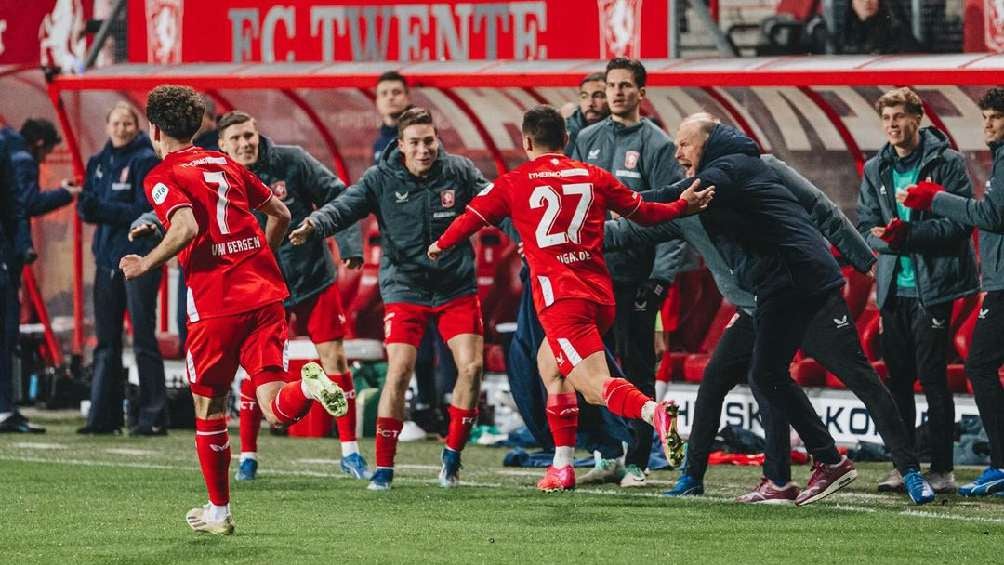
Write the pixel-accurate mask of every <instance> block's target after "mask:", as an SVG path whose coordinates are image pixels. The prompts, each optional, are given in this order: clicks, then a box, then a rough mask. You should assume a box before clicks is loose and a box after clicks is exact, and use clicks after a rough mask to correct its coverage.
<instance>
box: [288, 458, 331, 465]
mask: <svg viewBox="0 0 1004 565" xmlns="http://www.w3.org/2000/svg"><path fill="white" fill-rule="evenodd" d="M341 462H342V460H341V459H294V460H293V463H302V464H304V465H338V464H339V463H341Z"/></svg>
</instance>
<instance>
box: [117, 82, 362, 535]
mask: <svg viewBox="0 0 1004 565" xmlns="http://www.w3.org/2000/svg"><path fill="white" fill-rule="evenodd" d="M203 112H204V107H203V101H202V97H201V96H199V94H198V93H196V92H195V91H194V90H192V89H191V88H188V87H183V86H172V85H165V86H158V87H157V88H155V89H153V90H152V91H151V92H150V94H149V96H148V98H147V109H146V116H147V119H148V120H149V121H150V128H151V137H152V138H153V146H154V149H155V150H156V151H157V154H158V155H160V156H161V157H162V158H163V161H161V163H160V164H158V165H157V166H155V167H154V168H153V169H151V170H150V172H149V173H148V174H147V176H146V180H145V181H144V189H145V190H146V193H147V197H148V198H149V200H150V202H151V204H153V209H154V211H155V212H156V213H157V216H158V218H159V219H160V221H161V222H162V223H163V224H164V225H165V226H167V232H166V233H165V235H164V239H163V240H162V241H161V242H160V243H159V244H158V245H157V247H155V248H154V249H153V250H152V251H151V252H150V254H148V255H146V256H145V257H140V256H138V255H126V256H125V257H123V258H122V260H121V262H120V264H119V266H120V267H121V269H122V271H123V272H124V273H125V276H126V278H127V279H134V278H136V277H139V276H141V275H142V274H143V273H146V272H149V271H150V270H152V269H156V268H158V267H160V266H161V265H163V264H164V262H165V261H167V260H168V259H170V258H171V257H174V256H175V255H178V261H179V263H180V264H181V268H182V270H183V271H184V272H185V275H186V280H187V281H188V285H189V286H188V292H189V296H188V351H187V354H186V359H185V363H186V372H187V374H188V380H189V382H190V383H191V390H192V399H193V400H194V402H195V430H196V431H195V447H196V451H197V453H198V455H199V463H200V465H201V467H202V475H203V477H204V479H205V481H206V488H207V489H208V491H209V503H208V504H206V505H205V506H202V507H196V508H193V509H192V510H191V511H190V512H189V513H188V514H187V516H186V517H185V519H186V520H187V522H188V525H189V526H191V528H192V529H193V530H195V531H197V532H206V533H212V534H232V533H233V531H234V521H233V517H232V516H231V513H230V482H229V476H228V475H229V467H230V437H229V434H228V432H227V420H226V406H227V393H228V391H229V390H230V384H231V381H232V380H233V378H234V375H235V373H236V372H237V367H238V365H240V366H243V367H244V369H245V370H246V371H247V373H248V374H249V375H251V378H252V380H253V383H254V384H255V388H256V395H257V398H258V403H259V405H260V406H261V408H262V412H263V413H264V415H265V418H266V419H267V420H268V421H269V422H270V423H273V424H276V425H290V424H292V423H294V422H296V421H297V420H299V419H300V418H301V417H303V415H304V414H306V413H307V411H308V410H309V409H310V406H311V402H312V401H314V400H316V401H318V402H320V403H321V404H322V405H323V406H324V409H325V410H327V411H328V412H329V413H331V414H332V415H334V416H341V415H342V414H344V413H345V411H346V400H345V394H344V393H343V392H342V390H341V389H340V388H338V386H337V385H335V384H334V383H333V382H331V380H330V379H328V377H327V376H326V375H325V374H324V371H323V370H322V369H321V367H320V366H319V365H317V364H316V363H311V364H307V365H305V366H304V368H303V370H302V373H301V376H302V379H301V380H297V381H293V382H289V383H284V382H283V381H284V380H285V376H286V358H285V355H284V348H285V345H286V316H285V312H284V310H283V307H282V301H283V300H284V299H285V298H286V297H287V296H288V294H289V293H288V291H287V290H286V285H285V284H284V283H283V279H282V273H281V272H280V271H279V266H278V264H277V263H276V260H275V257H274V256H273V254H272V250H273V249H276V248H277V247H279V245H280V244H281V243H282V239H283V236H284V235H285V233H286V228H287V227H288V226H289V220H290V213H289V210H288V209H287V208H286V206H285V205H284V204H283V203H282V202H281V201H280V200H278V199H277V198H275V197H274V196H272V191H271V190H270V189H269V188H268V187H267V186H265V185H264V184H262V182H261V181H260V180H258V178H257V177H255V176H254V174H252V173H251V172H250V171H248V170H247V169H246V168H244V167H243V166H241V165H239V164H237V163H235V162H234V161H232V160H231V159H230V158H229V157H227V156H226V155H225V154H224V153H220V152H217V151H205V150H202V149H199V148H197V147H194V146H192V142H191V139H192V135H193V134H194V133H195V132H196V131H197V130H198V129H199V125H200V124H201V123H202V114H203ZM252 210H258V211H261V212H263V213H265V214H266V215H267V216H268V221H267V223H266V226H265V231H264V233H263V232H262V230H261V228H260V227H259V226H258V221H257V220H256V219H255V217H254V214H253V213H252ZM266 242H267V247H266Z"/></svg>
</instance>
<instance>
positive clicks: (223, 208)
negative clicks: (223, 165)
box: [202, 171, 230, 235]
mask: <svg viewBox="0 0 1004 565" xmlns="http://www.w3.org/2000/svg"><path fill="white" fill-rule="evenodd" d="M202 178H204V179H206V183H208V184H215V185H216V225H218V226H219V227H220V233H221V234H223V235H226V234H229V233H230V226H228V225H227V204H229V203H230V201H229V200H227V192H229V191H230V183H228V182H227V177H226V176H224V174H223V172H222V171H218V172H215V173H210V172H204V173H202Z"/></svg>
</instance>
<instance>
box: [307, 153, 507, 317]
mask: <svg viewBox="0 0 1004 565" xmlns="http://www.w3.org/2000/svg"><path fill="white" fill-rule="evenodd" d="M486 186H488V181H487V180H485V178H484V176H482V174H481V171H480V170H478V168H477V167H476V166H475V165H474V163H472V162H471V160H470V159H467V158H466V157H460V156H456V155H450V154H448V153H446V151H445V150H443V149H440V151H439V155H438V156H437V158H436V161H435V163H434V164H433V165H432V169H431V170H430V171H429V173H428V174H427V175H426V176H425V177H421V178H419V177H415V176H414V175H412V174H411V173H410V172H408V169H406V168H405V166H404V156H403V155H402V154H401V151H400V150H399V149H398V148H397V146H396V145H394V144H391V145H389V146H388V147H387V149H385V150H384V153H383V155H382V156H381V159H380V162H379V163H378V164H377V165H375V166H373V167H370V168H369V169H368V170H367V171H366V172H365V173H364V174H363V176H362V178H360V179H359V181H358V182H357V183H356V184H354V185H352V186H351V187H349V189H348V190H346V191H345V192H344V193H342V194H341V195H340V196H338V198H336V199H335V200H334V201H332V202H329V203H327V204H325V205H324V206H323V207H322V208H320V209H319V210H316V211H314V212H313V213H311V214H310V219H311V220H312V221H313V222H314V225H315V226H316V229H317V234H318V235H319V236H321V237H327V236H329V235H331V234H333V233H335V232H336V231H338V230H341V229H343V228H345V227H346V226H349V225H351V224H353V223H355V222H357V221H358V220H360V219H362V218H364V217H366V215H368V214H370V213H373V214H375V215H376V217H377V223H378V224H379V226H380V241H381V246H382V248H383V255H382V256H381V258H380V296H381V297H382V298H383V301H384V303H385V304H387V303H393V302H407V303H410V304H418V305H422V306H440V305H442V304H445V303H446V302H449V301H450V300H453V299H455V298H458V297H461V296H466V295H470V294H475V293H476V292H477V286H476V280H475V272H474V271H475V264H474V248H473V247H472V246H471V244H470V242H467V241H465V242H463V243H462V244H460V245H457V246H456V247H454V248H453V249H451V250H449V251H447V252H446V253H444V254H443V256H442V257H440V258H439V260H438V261H431V260H430V259H429V258H428V256H427V255H426V252H427V250H428V248H429V245H430V244H431V243H432V242H434V241H436V240H437V239H438V238H439V236H441V235H442V234H443V232H444V231H446V228H447V227H449V225H450V223H451V222H452V221H453V219H454V218H455V217H457V216H458V215H459V214H460V213H462V212H463V211H464V208H465V207H466V206H467V203H468V202H470V201H471V199H472V198H474V196H476V195H477V193H478V192H480V191H481V190H482V189H483V188H484V187H486Z"/></svg>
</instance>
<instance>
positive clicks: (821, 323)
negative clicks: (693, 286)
mask: <svg viewBox="0 0 1004 565" xmlns="http://www.w3.org/2000/svg"><path fill="white" fill-rule="evenodd" d="M760 159H761V160H762V161H763V162H764V163H765V164H767V165H768V166H769V167H770V169H771V170H772V171H773V172H774V173H775V174H777V175H778V178H779V179H780V180H781V182H782V184H783V185H784V186H785V188H787V189H788V190H789V191H790V192H791V193H792V194H793V195H794V196H795V198H796V199H797V200H798V202H799V203H800V204H801V205H802V207H803V208H805V211H806V212H808V214H809V217H810V218H811V220H812V223H813V225H815V227H816V228H817V229H818V230H819V231H820V232H821V233H822V234H823V236H824V237H825V238H826V239H827V240H828V241H829V242H830V243H831V244H833V245H834V246H835V247H836V248H837V249H838V250H839V251H840V253H841V255H842V256H843V257H844V259H845V260H846V261H848V262H849V263H850V264H851V265H852V266H853V267H854V268H855V269H856V270H857V271H859V272H862V273H866V272H868V271H869V270H870V269H871V267H872V265H874V264H875V258H874V257H873V255H872V252H871V248H870V247H869V246H868V244H867V243H865V241H864V239H863V238H862V237H861V235H860V234H858V232H857V230H856V229H855V227H854V225H853V224H852V223H851V222H850V220H848V219H847V217H846V216H844V214H843V213H842V212H841V211H840V208H839V207H838V206H837V205H836V204H834V203H833V201H831V200H830V199H829V198H828V197H827V196H826V194H825V193H823V191H821V190H820V189H819V188H817V187H816V186H815V185H813V184H812V182H810V181H809V180H808V179H806V178H805V177H803V176H802V175H801V174H799V173H798V171H796V170H795V169H793V168H791V167H789V166H788V165H787V164H786V163H785V162H784V161H781V160H780V159H777V158H776V157H774V156H773V155H761V156H760ZM683 188H686V185H685V182H681V183H677V185H675V186H673V187H669V188H665V189H659V190H652V191H647V192H644V193H642V195H643V197H644V198H645V199H646V200H656V201H671V200H674V199H676V198H677V196H676V195H677V194H678V193H679V191H681V190H682V189H683ZM604 239H605V242H604V245H605V246H606V247H609V248H614V249H616V248H621V247H625V246H632V245H637V244H640V243H649V244H651V243H655V242H664V241H670V240H673V239H683V240H686V241H687V242H688V243H689V244H691V245H692V246H693V247H694V248H695V249H696V250H697V251H698V252H700V253H701V255H702V256H703V257H704V261H705V264H706V265H707V267H708V269H709V270H710V271H711V274H712V276H713V277H714V279H715V282H716V283H717V284H718V288H719V290H720V291H721V293H722V296H724V297H725V299H726V300H728V301H729V302H731V303H732V304H734V305H736V306H737V307H738V308H739V312H738V314H737V318H736V319H735V320H733V321H732V322H731V323H730V324H729V327H728V328H727V329H726V330H725V334H723V336H722V339H721V340H720V341H719V343H718V345H717V346H716V347H715V351H714V352H713V353H712V358H711V360H710V361H709V363H708V365H707V368H706V369H705V372H704V378H703V380H702V381H701V386H700V389H699V390H698V393H697V401H696V404H695V407H694V415H693V419H692V421H693V426H692V428H691V432H690V439H689V441H688V444H687V464H686V469H685V472H684V474H685V475H686V476H687V477H688V478H689V479H690V480H691V484H689V485H686V484H685V485H684V486H685V487H687V488H680V489H674V490H673V491H670V492H669V493H668V494H673V495H682V494H699V492H695V491H694V489H695V488H698V489H701V490H703V479H704V474H705V471H706V470H707V461H708V453H709V452H710V448H711V444H712V441H713V440H714V436H715V433H716V432H717V428H718V423H719V418H720V415H721V409H722V403H723V402H724V400H725V396H726V394H728V392H729V391H730V390H731V389H732V387H734V386H735V385H736V384H742V383H743V382H745V381H746V373H747V372H748V369H749V366H750V362H751V356H752V350H753V331H752V325H753V323H752V317H751V314H752V312H753V311H754V310H755V309H756V300H755V299H754V297H753V295H752V294H750V293H749V292H746V291H744V290H742V289H741V288H739V284H738V281H737V279H736V277H735V275H734V271H733V269H734V265H731V264H729V263H727V262H726V260H725V258H724V257H725V256H729V257H733V256H735V255H736V253H735V252H734V251H733V250H728V249H726V250H724V251H722V250H720V249H719V248H718V247H716V246H715V244H713V243H712V242H711V240H710V239H709V238H708V235H707V232H706V231H705V230H704V227H703V225H702V224H701V221H700V219H699V218H698V217H688V218H681V219H678V220H674V221H672V222H666V223H664V224H661V225H658V226H649V227H643V226H638V225H637V224H634V223H632V222H629V221H627V220H625V219H620V220H617V221H611V222H607V227H606V230H605V237H604ZM859 340H860V338H859V336H858V332H857V328H856V327H855V326H854V323H853V320H852V319H851V316H850V312H849V310H848V307H847V304H846V302H845V301H844V300H843V298H842V297H840V296H838V295H834V296H833V298H832V299H831V300H830V301H828V302H827V304H826V306H825V307H824V308H822V309H821V310H820V312H819V313H818V314H817V315H816V316H815V317H813V319H812V321H811V322H810V324H809V327H808V331H807V333H806V336H805V339H804V340H803V342H802V344H801V346H802V349H803V350H804V351H805V352H806V353H807V354H808V355H809V356H811V357H813V358H814V359H816V360H817V361H819V363H820V364H822V365H823V367H825V368H826V369H827V370H828V371H831V372H833V373H834V374H835V375H836V376H837V378H839V379H840V380H841V381H842V382H844V384H845V385H846V386H847V388H849V389H850V390H851V391H852V392H854V393H855V395H856V396H857V397H858V398H859V399H861V400H862V401H863V402H864V404H865V407H866V408H867V409H868V412H869V413H870V414H871V416H872V418H873V419H874V421H875V426H876V428H877V429H878V431H879V434H880V435H881V436H882V438H883V441H884V442H885V444H886V446H887V447H888V448H889V450H890V452H891V453H892V457H893V461H894V462H895V464H896V467H897V468H898V469H900V470H901V471H902V472H903V473H904V474H905V473H908V472H909V471H910V470H916V469H917V467H918V466H919V464H918V460H917V455H916V453H915V452H914V451H913V450H912V449H911V448H910V447H909V446H910V443H911V442H909V441H908V439H907V429H906V428H905V427H904V426H903V423H902V420H901V419H900V417H899V412H898V409H897V408H896V403H895V402H894V400H893V398H892V395H891V394H890V393H889V390H888V389H886V388H885V386H884V385H883V384H882V381H881V379H880V378H879V376H878V375H877V374H876V373H875V370H874V369H873V368H872V365H871V363H869V362H868V359H867V358H866V357H865V355H864V352H863V351H862V349H861V344H860V341H859ZM754 394H755V395H756V396H758V397H759V390H757V389H754ZM760 407H761V419H762V421H763V424H764V429H765V432H766V434H765V435H766V439H767V448H766V450H765V453H766V454H767V459H766V461H765V462H764V476H765V477H767V478H768V479H770V480H771V481H772V482H773V484H774V486H775V487H776V488H777V489H782V488H783V486H784V485H786V484H787V483H788V481H790V480H791V466H790V460H789V453H788V451H789V438H788V421H787V419H786V418H785V417H784V415H783V414H778V415H776V417H775V415H774V414H771V413H770V411H769V408H766V406H765V404H764V403H762V402H761V403H760Z"/></svg>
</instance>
